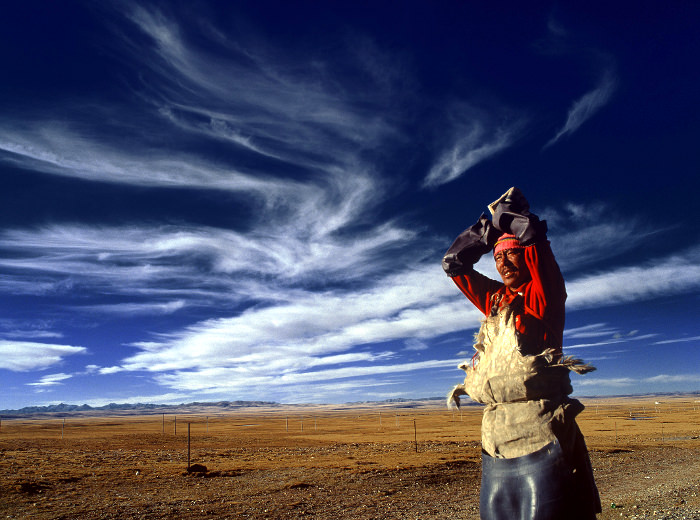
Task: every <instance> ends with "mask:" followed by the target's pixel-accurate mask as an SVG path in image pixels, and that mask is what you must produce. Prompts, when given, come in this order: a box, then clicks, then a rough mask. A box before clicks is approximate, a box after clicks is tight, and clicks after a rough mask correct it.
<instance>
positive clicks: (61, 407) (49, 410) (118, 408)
mask: <svg viewBox="0 0 700 520" xmlns="http://www.w3.org/2000/svg"><path fill="white" fill-rule="evenodd" d="M653 396H658V397H669V396H695V397H699V398H700V392H667V393H655V394H634V395H630V394H619V395H607V396H578V397H579V398H581V399H614V398H619V397H653ZM444 400H445V398H444V397H424V398H417V399H404V398H394V399H386V400H384V401H357V402H352V403H344V405H338V406H363V405H399V406H401V407H404V408H412V407H415V406H421V404H420V403H424V404H428V403H426V402H430V403H432V402H436V401H444ZM462 405H463V406H472V405H477V406H478V403H475V402H472V401H470V400H468V399H464V400H463V402H462ZM289 406H294V407H303V406H333V405H318V404H292V403H286V404H282V403H277V402H274V401H217V402H196V401H195V402H192V403H180V404H152V403H135V404H134V403H121V404H117V403H110V404H107V405H104V406H90V405H87V404H81V405H76V404H65V403H61V404H54V405H49V406H26V407H24V408H20V409H19V410H0V416H2V418H6V419H12V418H21V417H27V416H32V415H44V414H45V415H52V416H58V417H61V416H63V415H66V416H67V415H73V414H91V413H95V414H100V415H101V414H105V413H109V412H112V413H124V414H129V415H131V414H134V413H140V414H143V415H147V414H160V413H174V412H188V411H192V410H193V409H195V408H196V409H199V410H200V411H201V410H202V409H207V408H211V409H218V410H219V411H226V410H234V409H240V408H260V407H267V408H270V407H280V408H281V407H289Z"/></svg>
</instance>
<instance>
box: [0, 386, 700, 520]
mask: <svg viewBox="0 0 700 520" xmlns="http://www.w3.org/2000/svg"><path fill="white" fill-rule="evenodd" d="M696 399H697V397H693V396H691V397H674V398H670V397H664V398H662V399H661V400H660V404H655V402H657V401H659V398H636V399H632V398H625V399H623V398H620V399H605V400H603V399H601V400H591V399H589V400H585V399H584V400H583V401H584V403H585V404H586V406H587V409H586V411H584V412H583V414H582V415H581V416H580V418H579V424H580V426H581V429H582V430H583V432H584V435H585V436H586V440H587V443H588V446H589V449H590V452H591V459H592V462H593V466H594V470H595V475H596V480H597V483H598V487H599V489H600V492H601V498H602V501H603V514H602V515H600V518H602V519H611V518H621V517H622V518H687V519H700V489H699V486H700V464H699V462H698V461H699V457H698V455H700V440H699V439H698V437H699V435H700V403H698V402H696ZM480 420H481V409H480V408H478V407H465V408H464V409H463V411H462V412H461V413H460V412H457V413H452V412H449V411H447V410H446V409H444V408H443V407H442V405H441V404H439V403H436V402H430V401H428V402H423V403H421V404H418V405H416V406H415V407H413V408H408V407H403V408H401V407H391V406H389V405H388V404H387V405H372V406H360V405H355V406H335V407H333V406H316V407H300V406H296V407H293V406H288V407H269V408H254V409H251V408H247V409H246V408H243V409H240V410H238V411H234V412H231V411H227V412H225V413H224V412H221V411H218V410H216V409H211V408H206V409H205V408H202V409H194V408H193V409H189V410H186V411H181V412H178V413H177V415H173V414H166V415H160V414H154V415H146V416H144V415H142V416H131V415H123V416H115V415H110V416H95V415H94V413H93V415H92V416H82V415H79V414H73V415H70V416H68V417H65V423H64V418H62V417H41V418H32V419H12V420H7V419H4V420H2V423H1V425H0V518H32V519H48V518H51V519H55V518H65V519H73V518H148V519H152V518H153V519H159V518H217V519H218V518H231V519H234V518H236V519H237V518H271V519H276V518H319V519H327V518H328V519H332V518H348V519H360V518H361V519H370V518H377V519H379V518H381V519H391V518H396V519H437V518H463V519H469V518H478V496H479V479H480V444H479V435H480V434H479V425H480ZM188 430H189V439H190V447H189V454H190V462H191V465H194V464H200V465H204V466H206V471H202V472H187V471H186V470H187V466H188ZM193 468H194V469H196V467H195V466H193ZM613 504H614V507H613Z"/></svg>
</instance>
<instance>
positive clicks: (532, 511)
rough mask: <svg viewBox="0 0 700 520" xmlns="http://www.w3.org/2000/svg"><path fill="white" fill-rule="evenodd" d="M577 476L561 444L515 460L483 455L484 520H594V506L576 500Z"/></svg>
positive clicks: (482, 513)
mask: <svg viewBox="0 0 700 520" xmlns="http://www.w3.org/2000/svg"><path fill="white" fill-rule="evenodd" d="M574 475H575V473H574V472H573V470H572V468H571V466H570V465H569V464H568V463H567V462H566V460H565V458H564V454H563V452H562V449H561V446H560V444H559V442H558V441H554V442H552V443H550V444H548V445H546V446H545V447H544V448H541V449H539V450H537V451H536V452H534V453H530V454H528V455H524V456H522V457H516V458H512V459H499V458H494V457H491V456H490V455H488V454H487V453H482V475H481V503H480V513H481V518H482V520H571V519H574V518H576V519H591V520H594V519H595V512H594V511H593V509H594V508H593V507H591V504H585V503H584V504H582V503H581V498H583V497H579V496H574V495H577V494H578V493H577V491H578V490H577V487H578V486H577V483H576V482H575V481H576V480H577V479H575V477H574ZM584 500H585V499H584ZM581 506H583V507H581Z"/></svg>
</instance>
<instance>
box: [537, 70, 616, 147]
mask: <svg viewBox="0 0 700 520" xmlns="http://www.w3.org/2000/svg"><path fill="white" fill-rule="evenodd" d="M616 85H617V80H616V79H615V76H614V74H613V72H612V71H610V70H609V71H607V72H606V73H605V74H603V77H602V78H601V80H600V82H599V84H598V86H597V87H596V88H594V89H593V90H591V91H590V92H588V93H586V94H585V95H584V96H583V97H581V98H580V99H579V100H577V101H575V102H574V104H573V105H572V106H571V108H570V109H569V114H568V115H567V118H566V123H564V126H563V127H562V128H561V129H560V130H559V131H558V132H557V134H556V135H555V136H554V137H553V138H552V139H550V140H549V141H548V142H547V144H546V145H545V146H544V147H545V148H548V147H549V146H552V145H553V144H555V143H556V142H557V141H559V140H560V139H561V138H562V137H564V136H566V135H569V134H572V133H574V132H575V131H576V130H578V129H579V127H580V126H581V125H582V124H583V123H585V122H586V121H587V120H588V119H590V118H591V117H593V115H595V113H596V112H598V110H600V109H601V108H602V107H603V106H605V104H606V103H607V102H608V101H609V100H610V97H611V96H612V94H613V92H614V91H615V87H616Z"/></svg>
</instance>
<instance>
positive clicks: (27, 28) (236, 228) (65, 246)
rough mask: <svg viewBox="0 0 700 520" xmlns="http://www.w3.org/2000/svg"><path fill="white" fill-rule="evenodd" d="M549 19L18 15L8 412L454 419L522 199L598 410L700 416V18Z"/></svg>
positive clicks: (6, 23)
mask: <svg viewBox="0 0 700 520" xmlns="http://www.w3.org/2000/svg"><path fill="white" fill-rule="evenodd" d="M537 4H538V5H537V6H532V5H524V4H522V3H516V2H509V3H506V4H502V5H501V6H498V7H494V6H492V5H487V4H483V3H477V2H457V1H450V2H388V1H387V2H356V1H352V2H270V1H257V2H236V3H229V2H214V1H210V2H190V1H188V2H184V1H183V2H98V3H96V2H60V3H59V2H48V1H27V2H22V3H14V4H12V5H11V6H5V9H4V12H3V16H2V17H1V18H0V63H1V64H2V74H1V75H0V113H1V114H2V116H1V117H0V176H1V178H2V179H3V189H2V190H0V197H1V198H2V200H1V201H0V207H1V208H2V209H1V210H0V273H1V277H0V280H1V281H0V291H2V300H1V301H2V303H1V304H0V305H1V312H0V374H2V377H3V381H4V385H3V388H4V390H3V392H2V395H1V399H0V409H4V408H17V407H21V406H26V405H34V404H48V403H54V402H60V401H63V402H71V403H83V402H87V403H89V404H105V403H108V402H127V401H128V402H136V401H149V402H162V403H176V402H187V401H195V400H198V401H204V400H220V399H230V400H237V399H265V400H277V401H281V402H292V401H296V402H303V401H310V402H344V401H356V400H365V399H371V400H375V399H386V398H392V397H407V398H409V397H424V396H434V395H442V394H444V393H446V392H447V390H448V389H449V388H451V387H452V385H453V384H455V383H457V382H459V380H460V379H461V378H462V375H461V372H460V371H459V370H458V369H457V368H456V366H457V364H458V363H459V362H460V361H461V360H462V359H464V358H465V357H469V356H471V337H472V334H473V332H474V331H475V330H476V328H477V327H478V323H479V315H478V312H477V311H475V310H474V309H473V308H471V306H470V305H469V303H468V302H467V301H466V299H464V298H463V296H461V294H460V293H459V291H458V290H457V288H456V287H454V285H453V284H452V282H451V281H450V280H449V279H448V278H447V277H446V276H445V275H444V273H443V272H442V269H441V267H440V261H441V258H442V255H443V253H444V251H445V250H446V249H447V247H448V246H449V245H450V243H451V242H452V240H453V238H454V237H455V236H456V235H457V234H458V233H459V232H460V231H462V229H464V228H465V227H467V226H468V225H470V224H472V223H473V222H474V221H476V219H477V218H478V217H479V215H480V214H481V213H482V212H484V211H486V209H487V208H486V207H487V205H488V203H490V202H492V201H493V200H495V199H496V198H497V197H499V196H500V195H501V194H502V193H503V192H505V191H506V190H507V189H508V188H509V187H510V186H514V185H515V186H518V187H520V188H521V189H522V191H523V192H524V193H525V195H526V196H527V197H528V199H529V201H530V203H531V207H532V210H533V212H535V213H537V214H539V215H540V216H541V217H542V218H545V219H547V221H548V223H549V229H550V233H549V237H550V239H551V241H552V247H553V249H554V251H555V253H556V255H557V259H558V261H559V264H560V266H561V268H562V271H563V273H564V276H565V278H566V281H567V291H568V294H569V299H568V303H567V330H566V331H565V351H566V352H567V353H569V354H575V355H577V356H580V357H582V358H584V359H585V360H587V361H590V362H592V363H593V364H595V365H596V366H597V367H598V371H597V372H594V373H593V374H590V375H587V376H585V377H576V378H575V379H574V386H575V389H576V393H577V394H584V395H585V394H618V393H639V392H666V391H696V390H698V389H700V363H699V362H700V356H699V355H698V351H697V346H698V342H699V341H700V325H698V321H699V320H698V315H699V313H698V301H699V297H700V246H699V245H698V243H697V240H695V235H696V229H697V227H698V220H699V219H698V216H697V212H696V209H695V207H696V206H697V202H696V200H695V199H696V198H697V194H698V193H699V190H698V188H700V181H699V180H698V173H699V171H700V147H698V145H697V143H698V141H699V139H700V114H699V113H698V102H697V97H698V92H700V76H699V75H700V72H699V69H698V67H697V65H696V62H697V57H698V56H700V36H698V35H697V30H696V28H697V26H698V22H700V16H699V15H700V6H697V5H695V4H694V3H690V2H686V3H680V2H679V3H676V4H675V5H670V6H669V5H662V4H660V3H658V2H654V3H651V2H649V3H644V2H642V3H639V2H635V3H632V2H619V3H616V4H614V5H610V4H603V3H601V4H600V5H596V4H595V3H590V2H588V3H585V4H583V3H581V4H580V5H576V4H575V3H561V4H560V3H555V2H541V3H537ZM492 264H493V262H492V260H491V259H489V258H484V259H483V260H482V261H481V262H480V263H479V264H478V266H477V267H478V268H479V269H480V270H482V271H483V272H484V273H486V274H488V275H490V276H494V277H496V276H497V274H496V272H495V270H494V268H493V265H492Z"/></svg>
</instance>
